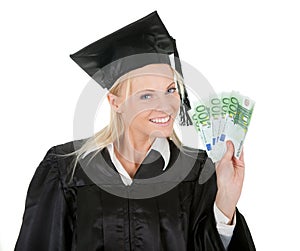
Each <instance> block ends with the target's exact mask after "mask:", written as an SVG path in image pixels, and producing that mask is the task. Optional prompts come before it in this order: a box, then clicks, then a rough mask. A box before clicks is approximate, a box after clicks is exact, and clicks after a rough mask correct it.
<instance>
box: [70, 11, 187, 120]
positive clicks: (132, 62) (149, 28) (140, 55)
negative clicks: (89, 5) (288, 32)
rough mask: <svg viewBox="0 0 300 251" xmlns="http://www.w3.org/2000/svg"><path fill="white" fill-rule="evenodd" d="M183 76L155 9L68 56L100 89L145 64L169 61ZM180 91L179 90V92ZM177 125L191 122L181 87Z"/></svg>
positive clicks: (173, 40)
mask: <svg viewBox="0 0 300 251" xmlns="http://www.w3.org/2000/svg"><path fill="white" fill-rule="evenodd" d="M172 54H173V55H174V62H175V69H176V70H177V72H179V74H180V75H181V77H182V78H183V74H182V69H181V63H180V59H179V55H178V51H177V48H176V41H175V39H174V38H173V37H172V36H170V34H169V32H168V31H167V29H166V27H165V25H164V24H163V22H162V20H161V19H160V17H159V16H158V13H157V11H153V12H152V13H150V14H148V15H147V16H145V17H143V18H141V19H139V20H137V21H135V22H133V23H131V24H129V25H127V26H125V27H123V28H121V29H119V30H117V31H115V32H113V33H111V34H109V35H107V36H105V37H103V38H101V39H99V40H97V41H96V42H93V43H92V44H90V45H88V46H86V47H84V48H83V49H81V50H79V51H78V52H76V53H74V54H71V55H70V57H71V58H72V59H73V60H74V61H75V62H76V63H77V64H78V65H79V66H80V67H81V68H82V69H83V70H84V71H85V72H86V73H87V74H89V75H90V76H91V77H92V78H93V79H94V80H95V81H96V82H97V83H99V84H100V85H101V86H102V87H103V88H107V89H110V88H111V87H112V85H113V84H114V83H115V81H116V80H117V79H119V78H120V77H121V76H122V75H124V74H126V73H128V72H129V71H131V70H134V69H137V68H140V67H143V66H145V65H148V64H157V63H165V64H169V65H170V66H172V64H171V60H170V55H172ZM179 93H181V92H179ZM182 93H183V94H182V95H181V94H180V98H181V106H180V122H179V123H180V125H192V121H191V119H190V117H189V115H188V113H187V111H188V110H190V109H191V106H190V102H189V99H188V94H187V91H186V89H185V87H184V86H183V91H182Z"/></svg>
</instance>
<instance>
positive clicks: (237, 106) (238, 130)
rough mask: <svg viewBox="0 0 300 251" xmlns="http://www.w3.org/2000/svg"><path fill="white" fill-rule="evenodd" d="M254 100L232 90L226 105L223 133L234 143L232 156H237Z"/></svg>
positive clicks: (242, 142) (238, 155)
mask: <svg viewBox="0 0 300 251" xmlns="http://www.w3.org/2000/svg"><path fill="white" fill-rule="evenodd" d="M254 105H255V102H254V101H253V100H251V99H250V98H249V97H246V96H242V95H241V94H240V93H238V92H232V93H231V97H230V102H229V105H228V111H227V119H226V127H225V134H226V137H227V140H231V141H232V142H233V145H234V156H235V157H236V158H239V157H240V155H241V151H242V147H243V144H244V141H245V137H246V134H247V131H248V128H249V125H250V121H251V116H252V113H253V109H254Z"/></svg>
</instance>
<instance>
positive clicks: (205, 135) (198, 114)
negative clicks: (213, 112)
mask: <svg viewBox="0 0 300 251" xmlns="http://www.w3.org/2000/svg"><path fill="white" fill-rule="evenodd" d="M188 112H189V115H190V117H191V118H192V120H193V125H194V127H195V129H196V131H197V132H198V134H199V135H200V137H201V139H202V142H203V143H204V145H205V147H206V151H207V154H208V156H210V152H211V150H212V125H211V119H210V113H209V107H208V106H207V105H206V104H205V103H204V102H201V101H200V102H198V103H197V104H196V105H195V108H194V109H193V110H190V111H188Z"/></svg>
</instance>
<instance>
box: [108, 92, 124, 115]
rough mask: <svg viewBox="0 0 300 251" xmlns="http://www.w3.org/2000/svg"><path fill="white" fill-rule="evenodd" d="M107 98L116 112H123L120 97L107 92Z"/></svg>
mask: <svg viewBox="0 0 300 251" xmlns="http://www.w3.org/2000/svg"><path fill="white" fill-rule="evenodd" d="M107 100H108V103H109V105H110V107H111V109H113V110H114V111H115V112H118V113H120V112H121V103H120V98H119V97H118V96H116V95H114V94H112V93H110V92H109V93H108V94H107Z"/></svg>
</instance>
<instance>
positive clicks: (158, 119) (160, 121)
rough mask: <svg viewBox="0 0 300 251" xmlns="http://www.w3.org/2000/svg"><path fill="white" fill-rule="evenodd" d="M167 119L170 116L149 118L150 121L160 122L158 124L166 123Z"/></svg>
mask: <svg viewBox="0 0 300 251" xmlns="http://www.w3.org/2000/svg"><path fill="white" fill-rule="evenodd" d="M169 120H170V116H168V117H165V118H157V119H150V121H151V122H154V123H160V124H163V123H166V122H168V121H169Z"/></svg>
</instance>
